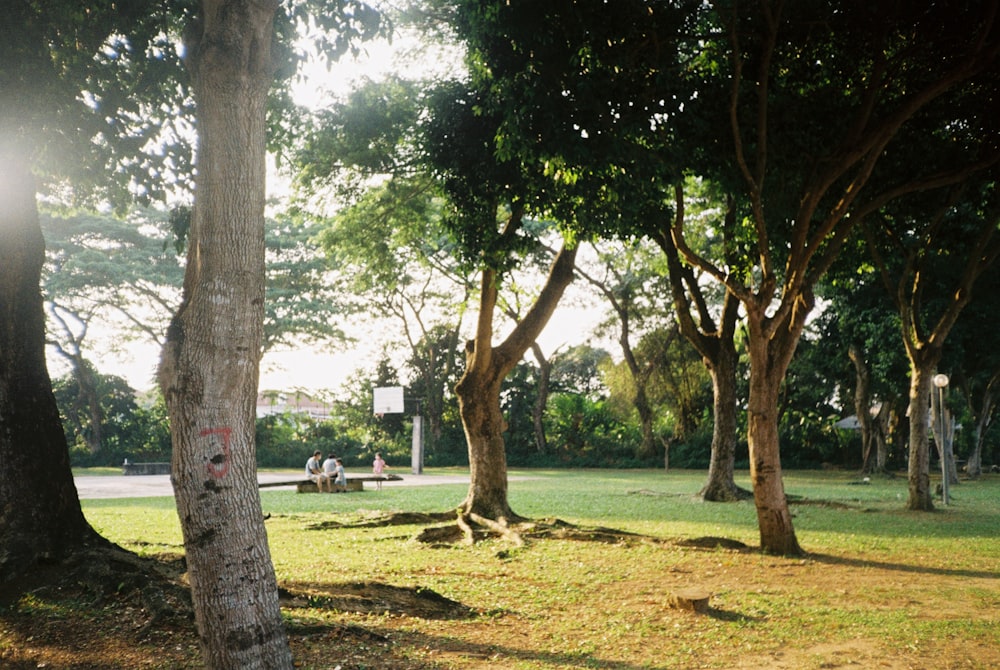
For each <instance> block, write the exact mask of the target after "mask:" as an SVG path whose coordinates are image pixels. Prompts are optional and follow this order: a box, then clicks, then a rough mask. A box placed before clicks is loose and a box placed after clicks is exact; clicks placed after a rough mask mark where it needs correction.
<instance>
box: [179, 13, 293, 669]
mask: <svg viewBox="0 0 1000 670" xmlns="http://www.w3.org/2000/svg"><path fill="white" fill-rule="evenodd" d="M277 9H278V3H277V2H276V1H271V2H261V3H256V4H252V3H243V2H225V1H222V0H219V1H213V0H205V2H204V3H203V4H202V6H201V11H200V13H199V16H198V21H197V22H196V23H193V24H192V25H191V29H190V30H189V32H188V33H187V34H186V36H185V44H184V48H185V52H186V55H185V59H186V65H187V68H188V70H189V72H190V75H191V81H192V88H193V93H194V97H195V101H196V109H197V114H196V118H197V127H198V138H199V141H198V172H197V177H196V191H195V193H196V195H195V201H194V209H193V213H192V219H191V230H190V234H189V251H188V264H187V269H186V272H185V277H184V297H183V302H182V303H181V306H180V308H179V309H178V311H177V312H176V314H175V315H174V317H173V320H172V322H171V325H170V328H169V330H168V333H167V341H166V344H165V346H164V348H163V355H162V358H161V361H160V369H159V380H160V388H161V389H162V391H163V396H164V399H165V400H166V403H167V408H168V411H169V414H170V421H171V434H172V439H173V445H174V449H173V458H172V461H171V479H172V482H173V485H174V495H175V498H176V501H177V510H178V516H179V517H180V520H181V529H182V531H183V534H184V548H185V554H186V557H187V566H188V573H189V575H190V581H191V593H192V599H193V603H194V611H195V621H196V623H197V626H198V632H199V639H200V644H201V653H202V658H203V660H204V662H205V665H206V667H210V668H265V667H268V668H280V667H285V668H290V667H292V658H291V651H290V649H289V646H288V640H287V638H286V636H285V630H284V625H283V623H282V620H281V610H280V607H279V604H278V588H277V582H276V579H275V575H274V567H273V566H272V564H271V558H270V553H269V550H268V546H267V534H266V531H265V529H264V518H263V514H262V513H261V509H260V496H259V493H258V490H257V477H256V472H257V470H256V462H255V457H254V432H255V426H254V418H255V399H256V394H257V381H258V374H259V371H258V364H259V361H260V353H261V349H262V345H263V321H264V194H265V166H266V161H265V150H266V124H265V117H266V114H265V110H266V106H267V100H268V91H269V89H270V88H271V85H272V84H273V82H274V76H275V64H276V62H277V59H276V58H275V57H274V56H272V42H273V41H274V38H275V37H274V36H275V29H274V20H275V14H276V12H277ZM248 548H249V551H248ZM251 605H252V606H251Z"/></svg>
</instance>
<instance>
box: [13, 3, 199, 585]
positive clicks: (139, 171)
mask: <svg viewBox="0 0 1000 670" xmlns="http://www.w3.org/2000/svg"><path fill="white" fill-rule="evenodd" d="M169 25H170V23H169V20H167V19H166V18H165V17H164V16H162V15H161V14H159V13H158V12H149V11H148V8H146V7H141V6H139V5H132V4H130V5H128V6H127V7H126V6H122V5H120V4H119V3H111V2H100V3H92V4H91V6H89V7H88V9H87V11H85V12H84V11H80V10H79V6H78V5H77V4H75V3H49V4H48V5H46V6H44V7H43V6H41V5H39V4H38V3H11V4H10V6H8V7H6V8H5V20H4V22H3V24H2V26H0V58H2V60H3V62H4V68H3V69H2V71H0V88H2V89H3V91H4V95H3V97H2V100H0V184H2V186H0V212H2V214H0V216H2V218H3V220H2V222H0V256H2V257H3V258H4V271H3V278H2V280H0V333H2V335H0V338H2V341H0V357H2V358H3V360H2V361H0V503H2V504H0V509H2V511H0V533H2V537H0V546H3V547H4V552H3V556H2V557H0V580H2V581H4V582H6V581H8V580H10V579H12V578H14V577H16V576H19V575H22V574H25V573H27V572H30V571H32V570H33V569H34V568H35V566H36V565H37V564H38V562H39V561H41V560H44V561H58V560H61V559H64V558H66V557H68V556H70V555H72V554H74V553H77V552H82V551H85V550H87V549H90V548H107V547H108V546H109V545H108V544H107V543H106V542H104V541H103V540H102V539H101V538H100V537H99V536H98V535H97V534H96V533H95V532H94V531H93V530H92V529H91V528H90V526H89V525H88V524H87V522H86V520H85V519H84V517H83V514H82V512H81V511H80V504H79V500H78V497H77V495H76V489H75V487H74V485H73V478H72V474H71V471H70V466H69V457H68V451H67V449H66V439H65V435H64V434H63V431H62V426H61V424H60V421H59V414H58V411H57V409H56V404H55V400H54V398H53V395H52V385H51V380H50V379H49V376H48V371H47V369H46V365H45V356H44V353H45V348H44V343H45V321H44V312H43V306H42V297H41V294H40V291H39V282H40V280H41V270H42V265H43V263H44V260H45V249H44V241H43V237H42V234H41V229H40V224H39V217H38V209H37V205H36V194H37V193H39V191H41V192H44V193H47V194H50V195H55V194H64V193H65V192H66V189H64V188H63V187H64V186H65V184H66V180H72V186H73V189H74V190H73V192H72V194H73V195H75V196H77V197H78V198H80V199H85V198H86V197H87V196H92V197H93V198H94V199H100V200H104V199H110V200H112V201H114V202H120V196H121V195H122V194H124V193H127V192H128V187H129V184H130V182H131V183H133V184H136V183H141V180H140V175H147V176H148V175H149V174H150V173H151V172H153V173H158V172H159V170H161V169H162V168H164V166H165V164H166V163H167V162H168V160H172V161H173V165H174V166H175V167H178V168H179V169H181V170H183V168H184V166H185V164H186V163H185V160H184V156H183V154H180V155H178V154H175V152H174V149H175V145H174V144H172V143H171V142H169V141H167V140H165V141H164V142H163V144H162V146H161V148H162V153H161V154H160V156H159V157H158V158H157V157H155V156H145V157H144V156H143V154H142V152H141V149H142V147H143V146H144V145H145V144H146V143H147V142H148V141H150V140H152V139H154V138H159V139H164V137H163V136H162V135H161V128H162V126H160V125H158V124H157V123H156V122H155V120H153V119H150V118H148V117H146V116H144V115H143V114H142V113H141V111H142V110H143V108H144V106H145V105H147V104H148V103H149V102H150V100H151V99H152V98H156V97H157V96H160V100H161V101H162V100H163V97H162V95H161V94H162V91H157V90H155V88H156V87H153V86H143V85H140V83H141V82H148V81H150V79H149V78H154V79H155V76H158V75H162V74H164V73H165V72H170V71H171V69H172V68H174V67H175V66H176V65H177V61H176V59H174V58H173V51H172V50H170V49H169V48H168V47H169V38H168V37H167V36H166V35H165V34H164V29H165V27H169ZM147 53H149V54H154V55H153V57H151V58H149V59H147V57H146V54H147ZM124 91H129V93H128V94H124V93H123V92H124ZM175 96H176V94H175ZM170 100H171V101H173V102H175V103H176V104H177V105H178V106H182V105H183V102H182V101H177V99H176V97H171V98H170ZM168 157H169V158H168ZM109 175H111V178H109ZM133 178H134V179H135V181H134V182H133V181H132V180H133ZM149 193H150V192H149V191H147V194H149Z"/></svg>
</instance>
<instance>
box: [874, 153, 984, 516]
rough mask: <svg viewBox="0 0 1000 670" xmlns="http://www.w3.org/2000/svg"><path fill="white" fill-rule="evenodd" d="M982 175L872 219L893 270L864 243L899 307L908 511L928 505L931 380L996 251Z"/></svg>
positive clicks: (930, 506) (930, 504)
mask: <svg viewBox="0 0 1000 670" xmlns="http://www.w3.org/2000/svg"><path fill="white" fill-rule="evenodd" d="M981 177H984V178H985V179H984V180H977V181H975V182H973V184H972V188H969V184H968V183H963V184H962V185H961V187H952V188H948V189H942V191H944V192H943V193H936V192H931V193H928V194H926V196H924V197H913V198H910V199H909V200H907V201H903V202H899V203H895V206H894V207H892V208H887V209H886V210H883V211H882V212H880V215H879V216H878V217H872V218H873V219H875V221H877V223H878V224H879V228H878V235H879V239H880V240H888V241H889V242H890V243H891V245H892V249H893V252H894V254H895V257H896V259H901V261H902V262H901V263H898V265H901V267H898V266H897V267H896V268H894V269H895V272H893V271H892V269H891V267H890V261H889V260H888V259H887V258H886V256H885V254H884V251H883V245H882V244H881V243H880V242H879V240H877V239H875V237H874V233H870V235H871V237H870V238H869V245H868V246H869V248H870V249H871V251H872V253H873V255H874V258H875V262H876V265H877V267H878V268H879V271H880V273H881V275H882V278H883V281H884V283H885V286H886V289H887V290H888V291H889V293H890V296H891V297H892V300H893V303H894V304H895V305H896V309H897V310H898V312H899V316H900V321H901V325H902V329H901V330H902V337H903V344H904V346H905V348H906V354H907V358H908V360H909V362H910V406H909V416H910V458H909V465H908V479H909V497H908V499H907V508H909V509H911V510H931V509H933V508H934V503H933V501H932V498H931V489H930V457H929V447H928V444H929V443H928V435H927V427H928V421H927V419H926V417H928V416H930V415H931V408H930V406H929V403H930V402H931V395H932V390H931V381H932V378H933V377H934V375H935V372H936V370H937V366H938V364H939V363H940V362H941V357H942V355H943V353H944V346H945V341H946V339H947V338H948V335H949V333H950V332H951V330H952V328H954V326H955V324H956V323H957V321H958V318H959V316H960V315H961V313H962V311H963V310H964V309H965V308H966V306H967V305H968V304H969V302H970V301H971V300H972V293H973V289H974V287H975V285H976V282H977V281H978V279H979V277H980V276H981V275H982V274H983V273H984V272H986V270H987V269H989V267H990V266H991V265H992V264H993V263H994V262H995V261H996V259H997V256H998V255H1000V240H998V239H997V237H996V234H997V228H998V226H1000V194H998V192H997V189H996V183H997V182H996V178H995V177H993V176H992V175H990V174H989V173H986V174H985V175H982V176H981ZM941 288H944V289H945V290H943V291H942V290H940V289H941ZM934 416H938V414H935V415H934ZM944 435H945V432H944V431H943V427H939V431H938V436H939V437H938V439H937V440H936V443H937V445H938V448H939V449H940V450H941V457H942V459H944V461H945V462H946V463H947V461H948V458H947V451H946V450H945V448H944V443H945V442H946V440H944V439H942V438H943V437H944ZM956 481H957V477H956Z"/></svg>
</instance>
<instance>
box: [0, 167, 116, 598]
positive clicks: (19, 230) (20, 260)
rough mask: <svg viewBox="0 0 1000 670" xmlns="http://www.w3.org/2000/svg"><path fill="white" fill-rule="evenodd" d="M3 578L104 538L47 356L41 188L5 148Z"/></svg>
mask: <svg viewBox="0 0 1000 670" xmlns="http://www.w3.org/2000/svg"><path fill="white" fill-rule="evenodd" d="M0 259H3V261H2V262H3V268H2V270H0V583H3V582H8V581H11V580H13V579H16V578H17V577H18V576H19V575H23V574H25V573H26V572H28V571H30V570H31V569H32V568H34V566H35V565H37V564H38V563H39V562H40V561H45V562H47V563H50V562H52V561H57V560H59V559H61V558H63V557H66V556H68V555H70V554H71V553H72V552H73V551H74V550H75V549H77V548H80V547H82V546H85V545H88V544H99V543H103V542H104V541H103V540H102V538H100V536H98V535H97V533H95V532H94V531H93V529H92V528H91V527H90V525H89V524H88V523H87V521H86V519H85V518H84V516H83V511H82V510H81V508H80V500H79V497H78V496H77V492H76V486H75V484H74V483H73V474H72V471H71V470H70V463H69V451H68V449H67V446H66V436H65V434H64V433H63V429H62V422H61V421H60V419H59V410H58V409H57V407H56V400H55V397H54V396H53V394H52V382H51V380H50V378H49V372H48V368H47V367H46V363H45V312H44V310H43V307H42V294H41V291H40V289H39V286H40V280H41V271H42V265H43V263H44V261H45V242H44V240H43V238H42V230H41V227H40V226H39V223H38V210H37V207H36V204H35V186H34V181H33V179H32V177H31V175H30V174H29V172H28V169H27V167H26V166H25V165H24V164H23V163H21V162H19V161H18V160H17V157H15V156H12V155H10V154H7V153H0Z"/></svg>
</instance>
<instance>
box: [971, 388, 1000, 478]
mask: <svg viewBox="0 0 1000 670" xmlns="http://www.w3.org/2000/svg"><path fill="white" fill-rule="evenodd" d="M996 378H997V377H996V376H994V377H993V378H992V379H990V382H989V383H988V384H987V385H986V388H984V389H983V393H982V397H981V398H980V400H979V407H978V409H973V410H972V412H971V414H972V416H974V417H975V418H976V428H975V435H974V437H973V443H972V451H971V452H969V457H968V458H967V459H966V461H965V473H966V474H967V475H968V476H969V477H970V478H972V479H978V478H979V477H981V476H982V475H983V441H984V440H985V439H986V432H987V431H988V430H989V429H990V424H991V423H992V422H993V404H994V403H993V388H994V380H995V379H996ZM967 397H968V398H969V399H968V405H969V408H970V409H972V408H973V406H974V403H973V401H972V398H971V393H970V394H967Z"/></svg>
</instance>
